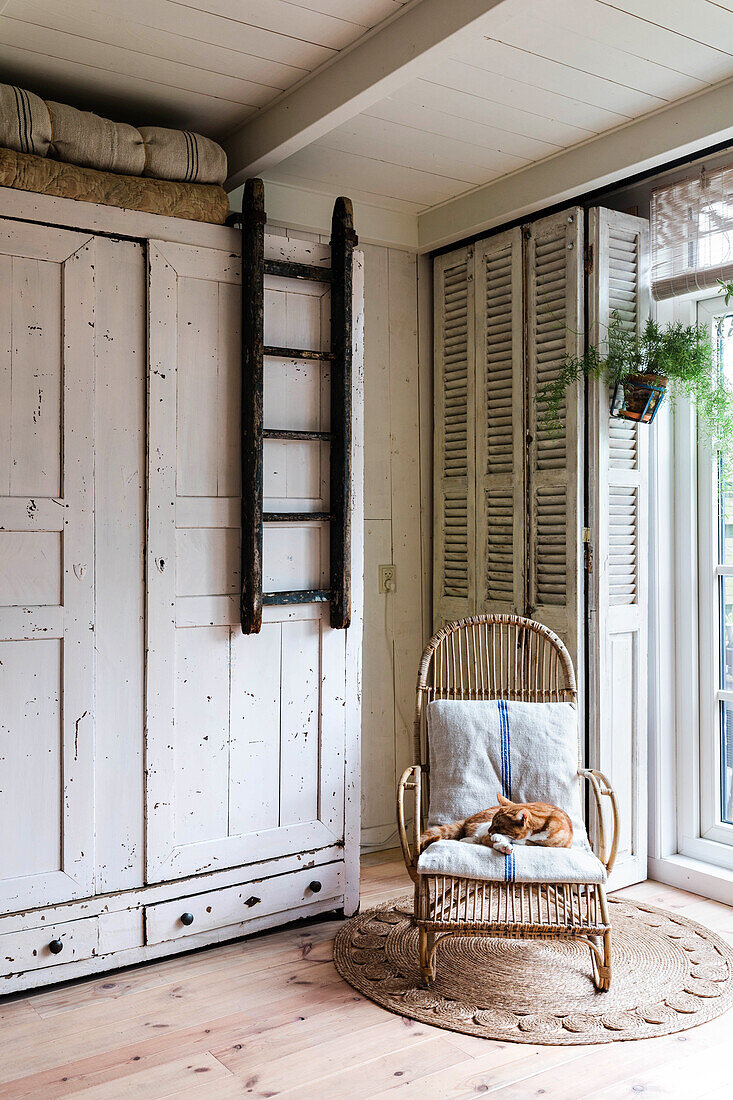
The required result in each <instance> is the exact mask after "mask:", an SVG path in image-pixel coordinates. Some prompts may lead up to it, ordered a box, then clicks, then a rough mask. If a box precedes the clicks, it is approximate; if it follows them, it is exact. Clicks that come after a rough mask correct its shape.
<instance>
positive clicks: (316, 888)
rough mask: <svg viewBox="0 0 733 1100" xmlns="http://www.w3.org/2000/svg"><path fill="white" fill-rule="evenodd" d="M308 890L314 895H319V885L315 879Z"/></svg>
mask: <svg viewBox="0 0 733 1100" xmlns="http://www.w3.org/2000/svg"><path fill="white" fill-rule="evenodd" d="M309 888H310V889H311V890H312V891H313V893H314V894H318V893H320V890H321V884H320V882H319V881H318V879H317V878H314V879H313V882H312V883H311V884H310V887H309Z"/></svg>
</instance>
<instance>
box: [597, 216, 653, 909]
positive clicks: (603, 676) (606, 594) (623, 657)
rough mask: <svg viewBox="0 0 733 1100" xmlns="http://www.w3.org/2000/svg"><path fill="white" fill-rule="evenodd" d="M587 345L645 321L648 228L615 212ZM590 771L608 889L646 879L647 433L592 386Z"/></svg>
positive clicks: (604, 229) (601, 242)
mask: <svg viewBox="0 0 733 1100" xmlns="http://www.w3.org/2000/svg"><path fill="white" fill-rule="evenodd" d="M589 240H590V245H591V247H592V250H593V251H592V257H593V263H592V270H591V272H590V276H589V280H588V291H589V293H588V302H589V311H590V316H589V329H590V339H591V340H592V341H593V342H594V343H599V344H600V346H601V347H603V346H604V343H605V341H606V333H607V327H608V324H609V321H610V319H611V315H612V314H613V313H614V312H615V313H617V314H618V316H619V318H620V319H621V322H622V325H623V327H624V329H626V330H627V331H631V332H636V333H638V332H639V331H640V330H641V328H642V327H643V326H644V323H645V321H646V320H647V318H648V316H649V311H650V304H651V301H650V287H649V223H648V222H647V221H645V220H644V219H643V218H636V217H633V216H631V215H630V214H621V213H618V212H617V211H614V210H605V209H595V210H591V211H590V213H589ZM588 408H589V425H588V427H589V463H590V468H591V469H592V470H593V473H594V476H593V478H592V479H591V481H590V484H589V487H588V488H589V527H590V546H591V548H592V553H593V570H592V572H591V573H590V574H589V578H588V580H589V586H588V599H589V608H588V611H589V615H588V621H589V639H588V640H589V657H588V673H589V687H590V709H589V714H590V729H589V749H590V761H589V766H590V767H596V768H600V769H601V770H602V771H603V772H605V773H606V774H607V775H608V777H609V779H610V780H611V782H612V784H613V787H614V789H615V791H616V794H617V797H618V800H619V805H620V810H621V814H620V827H621V838H620V844H619V851H618V856H617V859H616V866H615V868H614V871H613V876H612V885H613V887H614V888H620V887H622V886H628V885H629V884H630V883H632V882H639V881H640V880H641V879H644V878H646V873H647V836H646V832H647V777H646V741H647V729H646V726H647V723H646V682H647V600H648V552H647V538H648V535H647V517H648V509H649V496H648V473H647V462H648V455H647V446H648V436H649V429H648V428H647V427H645V426H641V427H639V426H638V425H636V424H634V423H633V422H631V421H628V420H616V419H612V418H611V417H610V415H609V408H610V393H609V389H608V386H606V385H604V384H602V383H601V382H592V383H590V384H589V403H588Z"/></svg>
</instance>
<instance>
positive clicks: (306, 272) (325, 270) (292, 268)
mask: <svg viewBox="0 0 733 1100" xmlns="http://www.w3.org/2000/svg"><path fill="white" fill-rule="evenodd" d="M265 275H281V276H282V277H283V278H284V279H310V280H311V281H312V282H314V283H330V282H331V268H330V267H316V266H315V264H299V263H296V262H295V261H294V260H265Z"/></svg>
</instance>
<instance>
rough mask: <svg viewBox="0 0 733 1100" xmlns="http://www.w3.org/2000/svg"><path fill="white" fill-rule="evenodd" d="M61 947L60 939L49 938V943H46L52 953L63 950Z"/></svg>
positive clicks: (55, 953)
mask: <svg viewBox="0 0 733 1100" xmlns="http://www.w3.org/2000/svg"><path fill="white" fill-rule="evenodd" d="M63 949H64V945H63V943H62V942H61V940H51V942H50V944H49V945H48V950H49V951H50V952H51V954H52V955H58V954H59V952H60V951H63Z"/></svg>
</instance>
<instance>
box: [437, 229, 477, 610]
mask: <svg viewBox="0 0 733 1100" xmlns="http://www.w3.org/2000/svg"><path fill="white" fill-rule="evenodd" d="M473 269H474V265H473V247H471V246H469V247H468V248H459V249H457V250H456V251H455V252H451V253H449V254H447V255H444V256H439V257H438V258H437V259H436V261H435V268H434V272H435V299H434V301H435V307H434V308H435V454H434V459H433V461H434V484H435V504H434V516H435V545H434V558H433V560H434V577H433V617H434V620H435V625H436V628H437V627H438V626H440V625H442V623H444V622H450V621H451V620H453V619H460V618H462V617H463V616H465V615H470V614H471V613H472V612H473V611H474V610H475V607H476V590H475V513H474V497H475V481H476V471H475V467H476V457H475V435H474V410H475V377H474V363H475V346H474V296H473V289H474V288H473Z"/></svg>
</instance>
